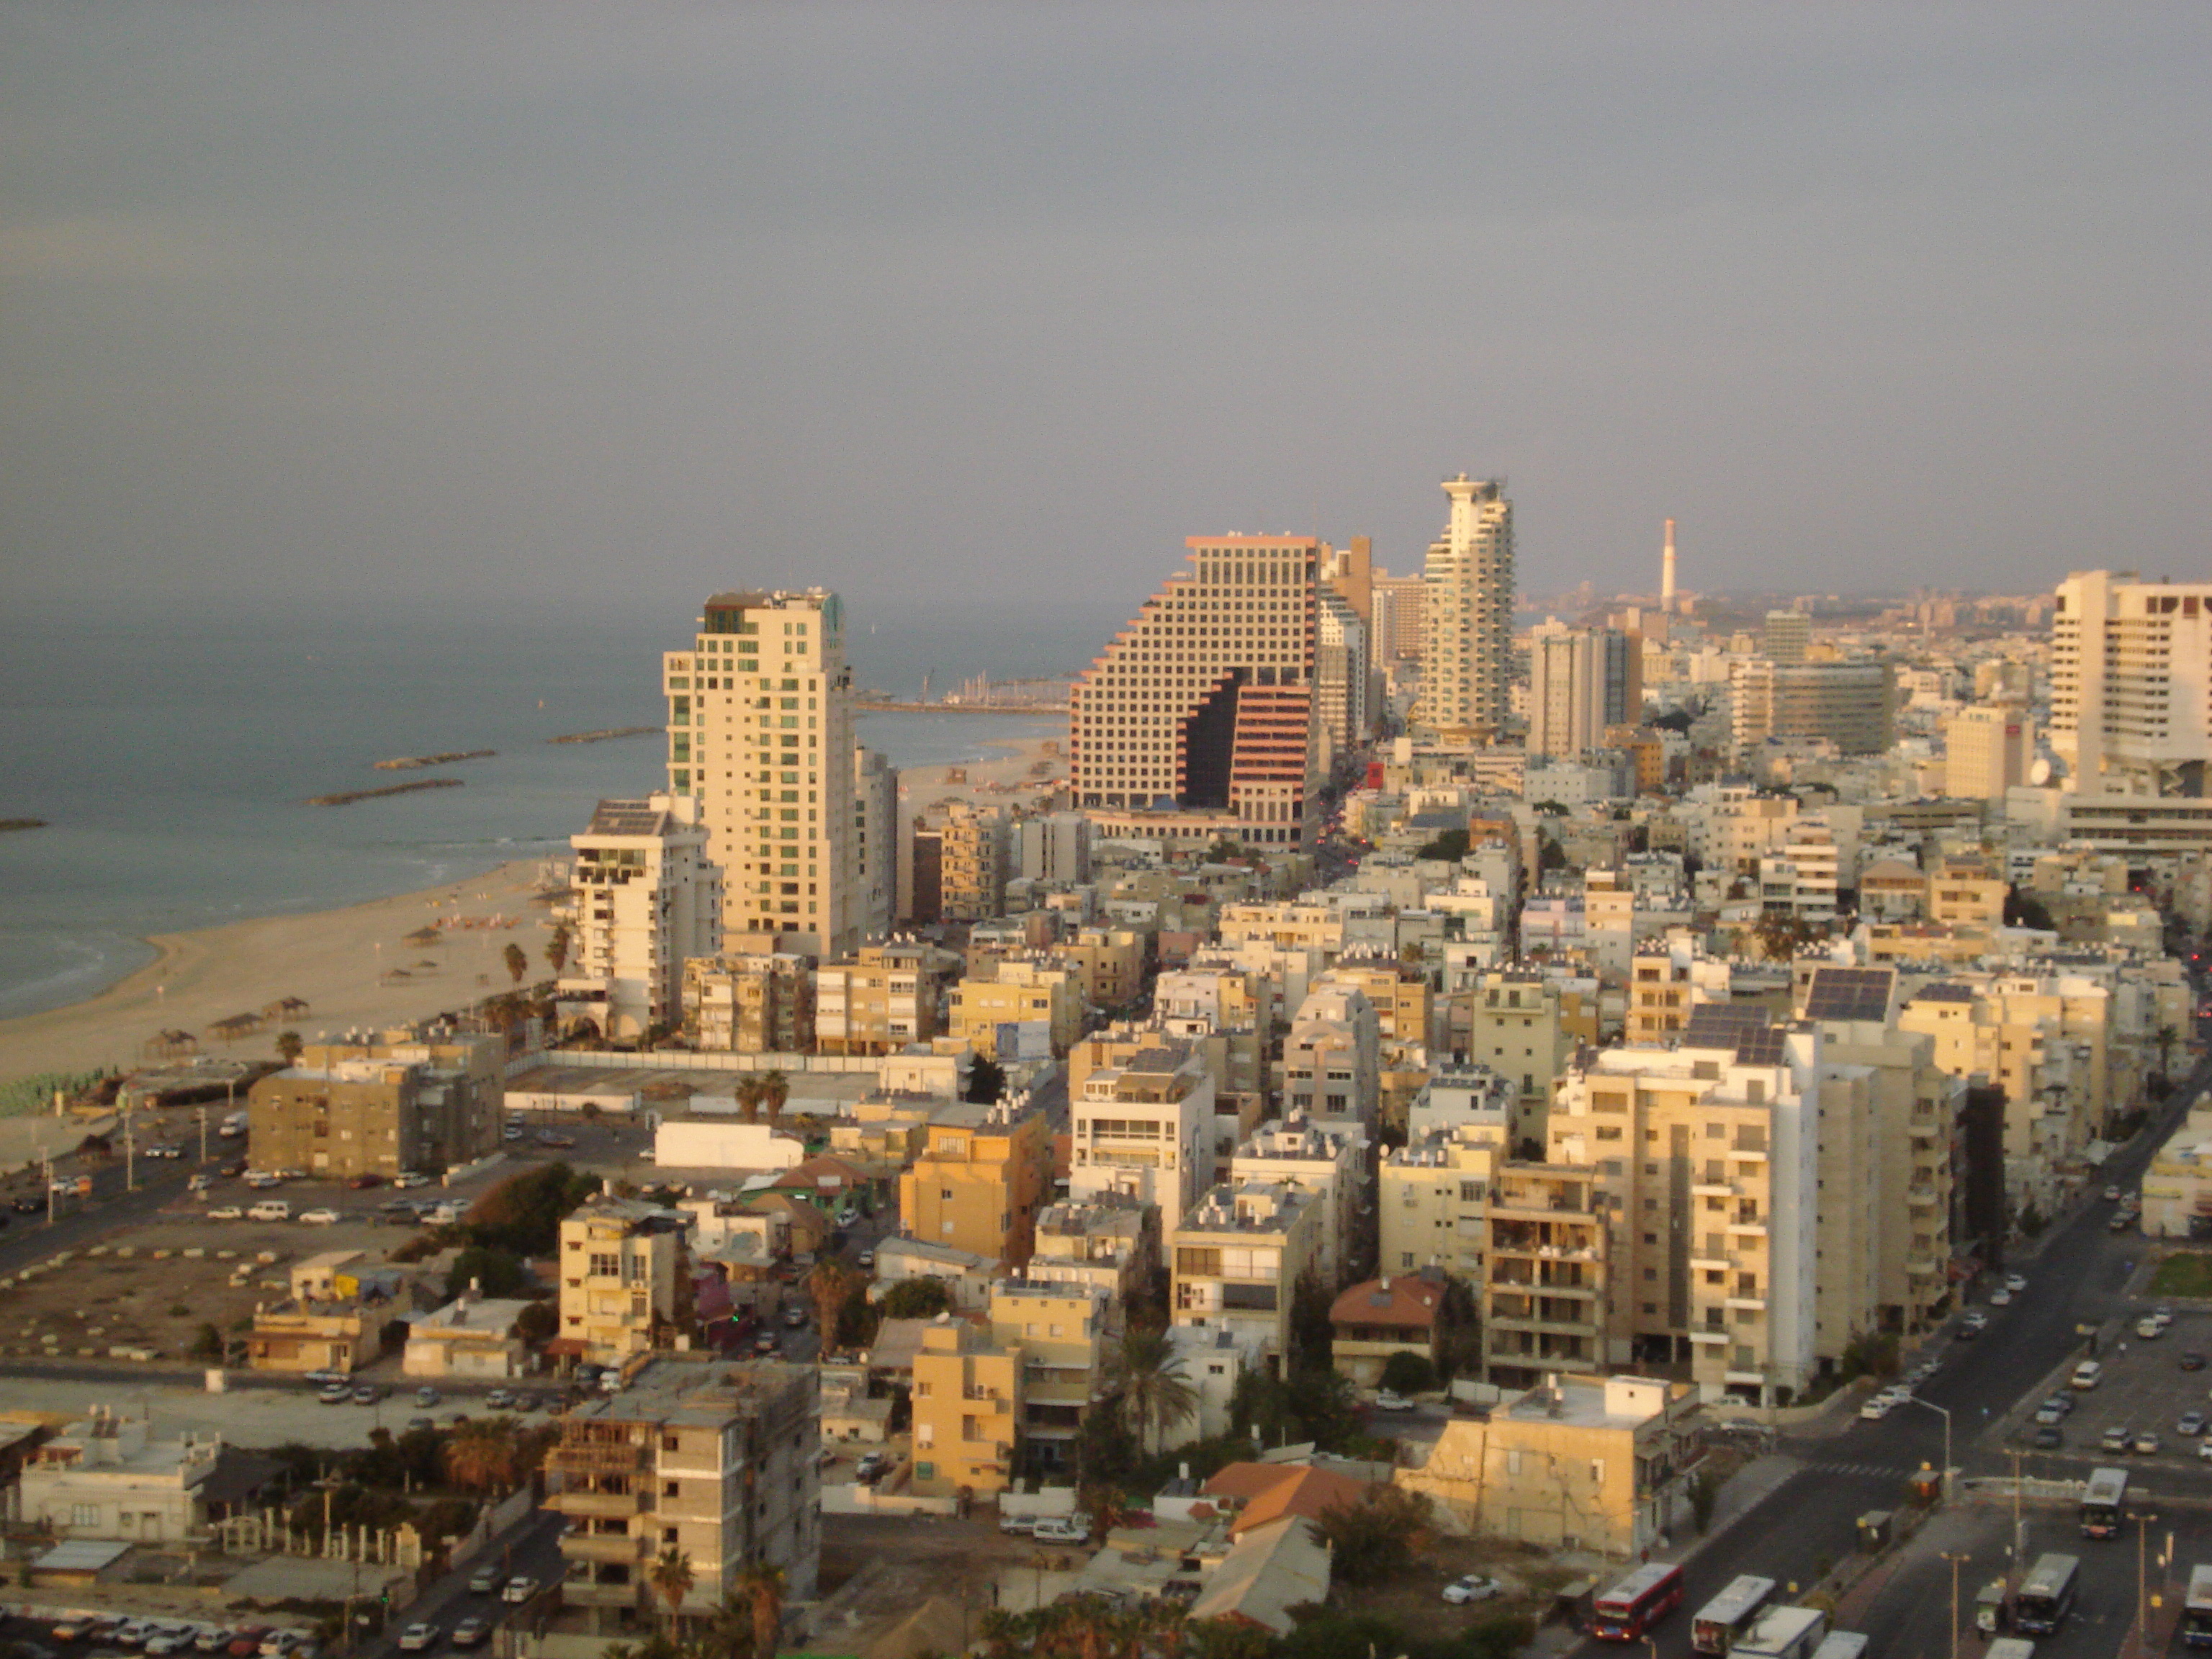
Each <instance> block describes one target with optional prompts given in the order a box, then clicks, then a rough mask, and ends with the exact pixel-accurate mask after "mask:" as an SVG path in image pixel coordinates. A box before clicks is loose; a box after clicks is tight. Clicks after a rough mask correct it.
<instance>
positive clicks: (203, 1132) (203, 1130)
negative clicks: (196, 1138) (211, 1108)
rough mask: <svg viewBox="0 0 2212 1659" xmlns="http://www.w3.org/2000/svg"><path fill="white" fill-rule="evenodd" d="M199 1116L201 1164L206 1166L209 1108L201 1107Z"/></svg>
mask: <svg viewBox="0 0 2212 1659" xmlns="http://www.w3.org/2000/svg"><path fill="white" fill-rule="evenodd" d="M199 1116H200V1162H201V1163H203V1164H204V1163H206V1162H207V1108H206V1107H204V1106H203V1107H201V1108H200V1109H199Z"/></svg>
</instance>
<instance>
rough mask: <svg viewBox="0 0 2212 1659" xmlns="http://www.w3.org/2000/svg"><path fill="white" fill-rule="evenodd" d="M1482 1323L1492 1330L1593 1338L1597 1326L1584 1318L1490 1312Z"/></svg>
mask: <svg viewBox="0 0 2212 1659" xmlns="http://www.w3.org/2000/svg"><path fill="white" fill-rule="evenodd" d="M1484 1323H1485V1325H1486V1327H1487V1328H1489V1329H1491V1330H1493V1331H1525V1332H1528V1334H1531V1335H1534V1336H1571V1337H1581V1338H1589V1339H1595V1337H1596V1335H1597V1326H1596V1325H1595V1323H1593V1322H1589V1321H1586V1320H1567V1319H1542V1318H1535V1317H1522V1316H1515V1315H1510V1314H1501V1313H1492V1315H1491V1316H1490V1317H1489V1318H1488V1319H1487V1320H1486V1321H1485V1322H1484Z"/></svg>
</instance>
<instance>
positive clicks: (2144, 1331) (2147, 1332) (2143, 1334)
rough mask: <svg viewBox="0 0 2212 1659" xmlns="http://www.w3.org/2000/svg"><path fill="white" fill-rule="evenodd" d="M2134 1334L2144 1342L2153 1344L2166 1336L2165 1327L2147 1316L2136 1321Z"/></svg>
mask: <svg viewBox="0 0 2212 1659" xmlns="http://www.w3.org/2000/svg"><path fill="white" fill-rule="evenodd" d="M2165 1334H2166V1327H2165V1326H2163V1325H2161V1324H2160V1323H2159V1322H2158V1321H2157V1320H2156V1319H2155V1318H2154V1317H2153V1316H2151V1315H2149V1314H2145V1315H2144V1316H2142V1318H2141V1319H2138V1320H2137V1321H2136V1335H2137V1336H2138V1337H2140V1338H2142V1340H2144V1341H2146V1342H2154V1341H2156V1340H2158V1339H2159V1338H2160V1337H2161V1336H2164V1335H2165Z"/></svg>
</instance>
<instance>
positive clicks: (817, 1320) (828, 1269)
mask: <svg viewBox="0 0 2212 1659" xmlns="http://www.w3.org/2000/svg"><path fill="white" fill-rule="evenodd" d="M859 1283H860V1279H859V1277H858V1276H857V1275H856V1274H855V1273H854V1272H853V1270H852V1269H851V1268H850V1267H847V1266H846V1265H845V1264H844V1263H843V1262H842V1261H840V1260H839V1259H838V1258H837V1257H836V1256H834V1255H833V1256H829V1257H827V1258H826V1259H824V1260H823V1261H819V1262H817V1263H816V1264H815V1267H814V1270H813V1272H811V1273H808V1274H807V1275H806V1293H807V1295H809V1296H811V1297H813V1298H814V1328H815V1329H816V1331H817V1332H818V1333H819V1334H820V1344H821V1349H822V1352H823V1353H825V1354H826V1353H828V1352H829V1351H830V1349H832V1348H833V1347H835V1346H836V1344H837V1324H838V1319H839V1316H841V1315H842V1314H843V1312H844V1311H845V1303H846V1301H847V1299H848V1297H851V1295H852V1294H853V1287H854V1285H858V1284H859Z"/></svg>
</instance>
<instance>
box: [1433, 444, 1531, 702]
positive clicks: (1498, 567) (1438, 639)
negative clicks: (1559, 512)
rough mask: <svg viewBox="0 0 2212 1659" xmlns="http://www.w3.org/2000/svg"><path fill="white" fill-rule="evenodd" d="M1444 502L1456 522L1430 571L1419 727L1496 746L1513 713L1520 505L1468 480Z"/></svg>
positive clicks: (1450, 481) (1455, 485)
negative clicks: (1516, 530) (1516, 520)
mask: <svg viewBox="0 0 2212 1659" xmlns="http://www.w3.org/2000/svg"><path fill="white" fill-rule="evenodd" d="M1444 494H1445V495H1448V496H1449V497H1450V498H1451V517H1450V520H1449V522H1447V524H1446V525H1445V526H1444V533H1443V538H1442V539H1440V540H1438V541H1437V542H1435V543H1433V544H1431V546H1430V548H1429V558H1428V564H1427V568H1426V577H1427V581H1428V610H1427V615H1426V616H1425V618H1424V623H1425V626H1424V628H1423V629H1422V632H1423V635H1424V638H1423V640H1422V642H1421V701H1420V713H1419V718H1420V723H1421V724H1422V725H1424V726H1427V727H1428V728H1430V729H1431V731H1433V732H1436V733H1437V736H1439V737H1441V738H1444V739H1445V740H1446V741H1447V742H1457V743H1489V742H1492V741H1494V740H1495V739H1496V738H1497V737H1498V733H1499V732H1500V731H1501V730H1503V729H1504V725H1505V717H1506V714H1507V711H1508V710H1509V709H1510V707H1511V691H1510V678H1511V671H1512V666H1513V597H1514V571H1513V503H1512V502H1510V501H1507V500H1506V499H1505V492H1504V489H1503V487H1501V486H1500V485H1498V483H1492V482H1477V481H1474V480H1472V479H1470V478H1468V476H1467V474H1465V473H1464V472H1462V473H1461V474H1460V476H1459V477H1456V478H1447V479H1446V480H1445V481H1444Z"/></svg>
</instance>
